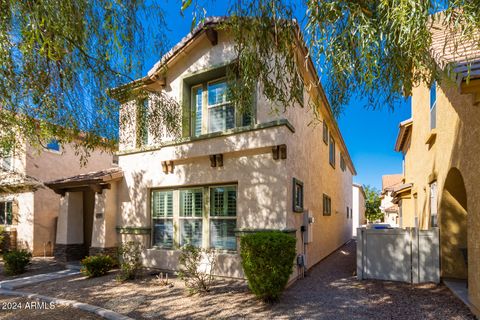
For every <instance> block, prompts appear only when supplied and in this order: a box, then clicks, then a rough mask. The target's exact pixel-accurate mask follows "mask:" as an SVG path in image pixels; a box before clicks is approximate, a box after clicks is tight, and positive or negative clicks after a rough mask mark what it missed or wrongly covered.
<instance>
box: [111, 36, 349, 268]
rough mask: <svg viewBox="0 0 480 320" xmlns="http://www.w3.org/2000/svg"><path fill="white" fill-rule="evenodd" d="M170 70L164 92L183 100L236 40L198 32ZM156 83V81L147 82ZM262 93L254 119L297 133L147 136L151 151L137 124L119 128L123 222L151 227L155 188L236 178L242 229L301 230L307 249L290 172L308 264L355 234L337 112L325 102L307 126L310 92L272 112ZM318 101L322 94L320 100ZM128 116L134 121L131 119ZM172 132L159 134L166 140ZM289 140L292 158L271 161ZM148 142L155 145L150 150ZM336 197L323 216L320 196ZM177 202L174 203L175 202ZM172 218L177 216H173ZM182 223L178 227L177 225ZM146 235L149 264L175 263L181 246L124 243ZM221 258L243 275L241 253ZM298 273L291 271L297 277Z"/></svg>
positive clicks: (127, 108) (128, 109)
mask: <svg viewBox="0 0 480 320" xmlns="http://www.w3.org/2000/svg"><path fill="white" fill-rule="evenodd" d="M184 52H185V53H184V54H181V55H180V56H179V57H178V58H177V60H176V62H175V63H173V64H171V65H169V67H168V69H167V73H166V83H167V85H166V87H165V90H164V93H165V94H167V95H169V96H170V97H171V98H173V99H175V100H177V101H179V100H180V99H181V91H182V82H183V78H184V77H185V76H187V75H191V74H192V73H196V72H201V71H202V70H206V69H209V68H211V67H212V65H224V64H226V63H228V62H230V61H231V60H232V59H233V57H234V54H233V51H232V47H231V43H230V42H229V40H228V38H227V36H226V34H225V33H224V32H223V31H219V42H218V45H216V46H212V45H211V44H210V42H208V40H207V39H206V38H205V37H204V36H201V37H200V38H199V39H198V40H195V41H194V44H193V45H191V46H189V47H188V48H187V49H186V50H185V51H184ZM150 87H151V89H155V88H157V89H158V87H155V85H151V86H150ZM259 92H260V90H259V91H257V95H256V97H257V101H256V108H255V110H256V113H255V118H256V124H257V125H259V124H265V123H269V122H271V121H274V120H285V119H286V120H288V121H289V123H290V124H291V125H293V127H294V128H295V130H294V131H295V132H292V130H291V129H290V128H288V127H287V126H286V125H279V126H272V127H268V128H263V129H258V130H255V131H248V132H242V133H236V134H229V135H225V136H219V137H213V138H209V139H206V140H198V141H195V142H187V143H183V144H178V145H171V146H168V145H167V146H164V147H161V148H159V147H155V141H153V139H152V136H149V138H150V140H149V143H150V146H149V147H147V149H144V150H143V151H142V150H134V149H135V139H134V138H132V137H134V136H135V134H134V132H135V125H134V124H133V125H132V123H129V124H128V125H126V126H121V131H120V140H121V141H120V157H119V166H120V167H121V168H122V170H123V171H124V175H125V177H124V179H123V181H121V182H120V183H119V192H118V203H119V205H118V206H119V210H120V213H121V214H120V215H118V219H117V224H118V226H120V227H150V226H151V220H150V219H151V218H150V191H151V190H152V189H156V188H178V187H185V186H205V185H212V184H230V183H234V184H237V186H238V187H237V192H238V195H237V228H253V229H286V228H294V229H296V230H297V232H296V237H297V252H298V253H302V252H303V244H302V243H301V240H300V239H301V234H300V227H301V225H302V223H303V216H302V214H301V213H294V212H293V209H292V188H293V178H297V179H299V180H301V181H302V182H303V183H304V208H305V209H308V210H310V212H311V213H312V214H313V216H314V219H315V223H313V224H312V228H313V242H312V243H310V244H308V245H307V262H308V267H311V266H312V265H314V264H315V263H317V262H318V261H320V260H321V259H322V258H324V257H325V256H326V255H328V254H329V253H331V252H332V251H333V250H335V249H336V248H338V247H339V246H341V245H342V244H343V243H345V242H346V241H348V240H349V239H350V238H351V233H352V231H351V227H352V221H351V219H347V215H346V208H347V206H348V207H349V208H351V207H352V172H351V170H352V169H351V168H350V167H349V168H347V170H346V171H345V172H342V170H341V169H340V152H342V153H344V154H345V153H346V151H345V150H344V149H342V148H343V144H342V143H341V137H339V136H338V133H337V131H336V130H335V124H334V120H333V118H331V116H329V114H328V111H327V109H326V105H325V104H322V106H321V108H320V110H321V111H320V117H319V119H318V120H319V121H317V122H315V123H314V124H313V125H312V124H310V123H311V122H312V120H313V119H314V117H313V112H312V109H311V108H310V107H309V102H312V103H313V101H310V100H313V98H312V99H310V100H309V97H310V95H309V94H308V93H305V97H306V103H305V107H304V108H301V107H300V106H299V105H296V106H295V107H291V108H288V110H287V112H285V113H279V114H275V113H272V112H271V102H269V101H266V99H265V98H264V97H263V96H261V95H260V94H259ZM318 99H320V100H317V102H318V101H321V98H318ZM134 108H135V105H134V104H133V103H132V102H127V103H125V104H124V106H123V109H122V112H123V113H129V114H133V113H134ZM323 119H327V120H326V121H327V122H328V125H329V128H331V129H332V130H331V131H332V132H333V135H334V138H335V141H336V166H335V168H333V167H332V166H330V164H329V157H328V145H326V144H324V143H323V140H322V123H321V121H322V120H323ZM130 120H134V117H132V118H131V119H130ZM171 138H172V137H166V138H164V139H162V142H165V141H169V140H171ZM282 144H285V145H286V146H287V159H279V160H274V159H273V157H272V147H273V146H276V145H282ZM148 148H150V149H148ZM212 154H223V157H224V159H223V167H217V168H212V167H211V166H210V160H209V155H212ZM162 161H173V162H174V164H175V168H174V172H173V173H169V174H165V173H163V171H162V166H161V162H162ZM323 193H326V194H327V195H329V196H330V197H331V198H332V215H331V216H323V207H322V206H323V203H322V194H323ZM174 205H175V204H174ZM174 222H175V221H174ZM176 228H178V226H176ZM130 239H136V240H138V241H141V242H142V243H143V244H144V245H145V247H146V250H144V262H145V264H146V265H147V266H151V267H158V268H163V269H176V267H177V259H178V252H177V251H175V250H165V249H151V248H150V247H151V243H150V242H151V240H150V235H149V234H146V235H132V234H122V235H119V240H120V241H126V240H130ZM219 260H220V261H219V263H218V264H217V268H219V270H217V273H218V274H222V275H226V276H231V277H243V273H242V270H241V265H240V259H239V256H238V255H237V254H227V253H221V254H220V255H219ZM296 275H297V273H294V275H293V277H295V276H296Z"/></svg>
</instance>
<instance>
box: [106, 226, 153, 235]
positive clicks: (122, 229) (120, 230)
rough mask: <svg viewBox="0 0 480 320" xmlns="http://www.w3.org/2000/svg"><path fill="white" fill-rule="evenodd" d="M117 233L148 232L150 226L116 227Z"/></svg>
mask: <svg viewBox="0 0 480 320" xmlns="http://www.w3.org/2000/svg"><path fill="white" fill-rule="evenodd" d="M115 229H117V233H119V234H150V232H151V230H152V229H151V228H150V227H116V228H115Z"/></svg>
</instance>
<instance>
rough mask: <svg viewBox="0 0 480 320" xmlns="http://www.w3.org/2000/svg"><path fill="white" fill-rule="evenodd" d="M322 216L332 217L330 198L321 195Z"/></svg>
mask: <svg viewBox="0 0 480 320" xmlns="http://www.w3.org/2000/svg"><path fill="white" fill-rule="evenodd" d="M323 215H324V216H331V215H332V198H330V197H329V196H327V195H326V194H325V193H324V194H323Z"/></svg>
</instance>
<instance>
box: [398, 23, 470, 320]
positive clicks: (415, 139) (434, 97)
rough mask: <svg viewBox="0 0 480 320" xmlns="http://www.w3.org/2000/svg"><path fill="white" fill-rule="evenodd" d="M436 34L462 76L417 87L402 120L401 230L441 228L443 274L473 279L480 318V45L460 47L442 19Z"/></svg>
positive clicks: (436, 44)
mask: <svg viewBox="0 0 480 320" xmlns="http://www.w3.org/2000/svg"><path fill="white" fill-rule="evenodd" d="M432 34H433V44H432V54H433V55H434V57H435V58H436V61H437V63H438V65H439V67H441V68H447V67H451V68H453V69H455V71H456V72H457V74H456V78H452V79H448V78H445V81H444V82H442V83H441V84H438V83H437V84H433V86H432V87H431V88H430V89H429V88H428V86H427V85H426V84H421V85H419V86H418V87H416V88H414V89H413V92H412V118H411V119H409V120H407V121H404V122H402V123H401V124H400V130H399V134H398V137H397V141H396V144H395V150H397V151H400V152H402V153H403V154H404V161H405V163H404V172H403V179H404V181H403V183H402V184H401V185H399V186H397V187H396V188H395V190H394V192H393V196H394V202H395V203H397V204H398V205H399V210H400V215H401V217H402V226H403V227H414V226H418V227H419V228H421V229H429V228H432V227H438V228H439V229H440V269H441V270H440V272H441V277H442V278H443V279H444V280H445V279H449V278H454V279H466V280H467V281H468V303H469V305H470V307H471V309H472V310H473V311H474V313H476V314H477V316H478V315H480V189H479V188H478V186H479V184H480V165H479V162H478V155H479V154H480V139H479V137H480V134H479V128H480V112H479V109H478V107H479V103H480V50H479V48H478V47H477V45H476V43H475V42H471V41H464V42H460V44H459V46H458V48H457V50H454V49H455V46H453V45H452V42H451V41H453V40H452V39H454V38H455V37H459V35H458V34H455V33H453V32H452V31H451V30H449V29H448V28H447V27H445V26H444V25H442V23H441V19H440V21H439V22H438V23H437V25H435V26H434V28H432ZM445 35H448V39H449V40H447V42H445ZM477 43H478V42H477ZM469 70H470V72H469ZM449 80H451V81H449ZM463 288H464V289H465V290H467V286H465V285H464V286H463Z"/></svg>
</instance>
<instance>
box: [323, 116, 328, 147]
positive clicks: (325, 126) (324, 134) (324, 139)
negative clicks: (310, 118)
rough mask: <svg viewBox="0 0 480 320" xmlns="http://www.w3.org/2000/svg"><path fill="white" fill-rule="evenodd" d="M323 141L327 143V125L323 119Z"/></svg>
mask: <svg viewBox="0 0 480 320" xmlns="http://www.w3.org/2000/svg"><path fill="white" fill-rule="evenodd" d="M323 142H325V144H328V126H327V123H326V122H325V120H324V121H323Z"/></svg>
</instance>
